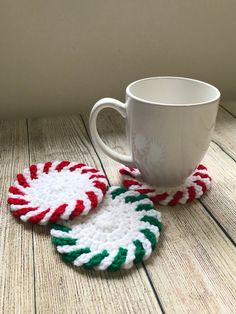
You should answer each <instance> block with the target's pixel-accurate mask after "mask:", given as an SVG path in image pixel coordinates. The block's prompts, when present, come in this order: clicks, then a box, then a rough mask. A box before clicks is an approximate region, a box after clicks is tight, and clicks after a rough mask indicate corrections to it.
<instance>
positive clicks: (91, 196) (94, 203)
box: [86, 191, 98, 208]
mask: <svg viewBox="0 0 236 314" xmlns="http://www.w3.org/2000/svg"><path fill="white" fill-rule="evenodd" d="M86 194H87V195H88V198H89V200H90V202H91V207H92V208H95V207H97V205H98V198H97V195H96V194H95V193H94V192H93V191H89V192H86Z"/></svg>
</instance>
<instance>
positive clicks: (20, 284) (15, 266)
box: [0, 120, 34, 314]
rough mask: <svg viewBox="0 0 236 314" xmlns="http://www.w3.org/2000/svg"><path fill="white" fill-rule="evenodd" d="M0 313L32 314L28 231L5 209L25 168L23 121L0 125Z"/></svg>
mask: <svg viewBox="0 0 236 314" xmlns="http://www.w3.org/2000/svg"><path fill="white" fill-rule="evenodd" d="M0 147H1V154H0V163H1V168H0V185H1V190H0V197H1V210H0V259H1V261H0V309H1V310H0V311H1V313H3V314H8V313H9V314H13V313H17V314H19V313H22V314H25V313H34V265H33V244H32V227H31V226H26V225H24V224H20V223H19V222H17V221H16V220H15V219H14V218H13V217H12V215H11V214H10V211H9V209H8V207H7V203H6V201H7V191H8V188H9V186H10V185H11V184H12V183H13V181H14V180H15V177H16V174H17V173H19V172H20V171H21V170H22V169H24V168H25V167H26V166H28V165H29V155H28V143H27V128H26V121H25V120H21V121H10V122H8V121H0Z"/></svg>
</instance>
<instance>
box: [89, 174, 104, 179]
mask: <svg viewBox="0 0 236 314" xmlns="http://www.w3.org/2000/svg"><path fill="white" fill-rule="evenodd" d="M94 178H104V179H106V176H104V175H103V174H92V175H91V176H90V177H89V179H94Z"/></svg>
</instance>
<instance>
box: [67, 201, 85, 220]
mask: <svg viewBox="0 0 236 314" xmlns="http://www.w3.org/2000/svg"><path fill="white" fill-rule="evenodd" d="M83 210H84V202H83V201H81V200H78V201H77V203H76V206H75V209H74V210H73V212H72V213H71V214H70V219H73V218H75V217H77V216H79V215H80V214H81V213H82V212H83Z"/></svg>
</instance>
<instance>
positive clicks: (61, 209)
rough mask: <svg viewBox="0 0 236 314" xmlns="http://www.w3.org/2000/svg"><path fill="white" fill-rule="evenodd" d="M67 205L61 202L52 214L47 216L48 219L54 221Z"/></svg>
mask: <svg viewBox="0 0 236 314" xmlns="http://www.w3.org/2000/svg"><path fill="white" fill-rule="evenodd" d="M67 206H68V204H63V205H61V206H59V207H57V209H56V210H55V211H54V213H53V214H52V216H51V217H50V218H49V221H51V222H52V221H55V220H57V219H58V218H60V216H61V215H62V214H63V213H64V211H65V209H66V207H67Z"/></svg>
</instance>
